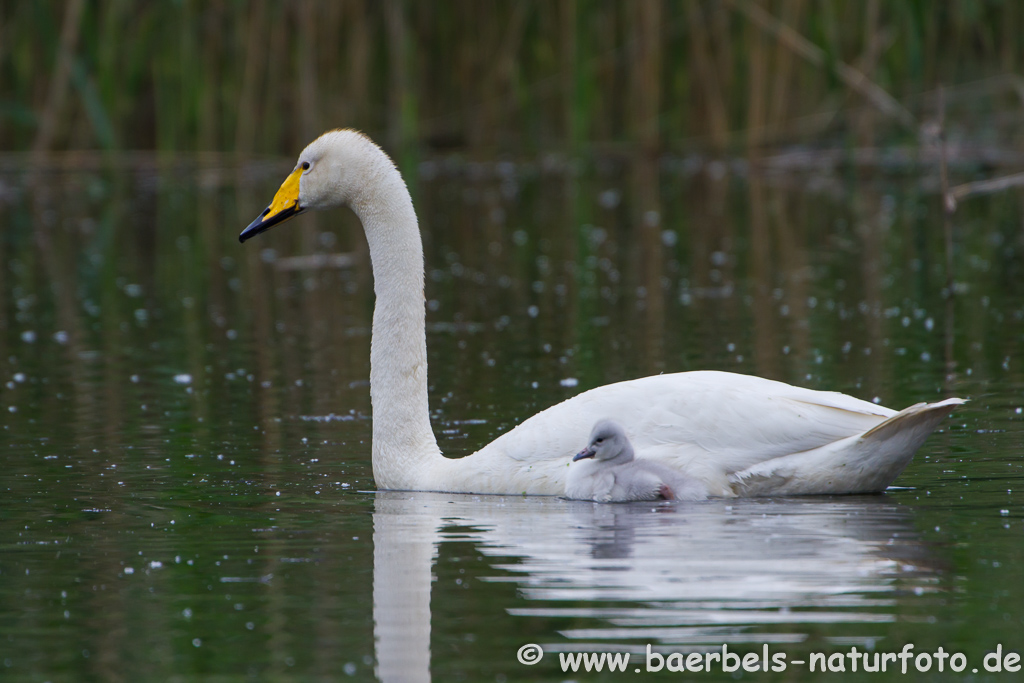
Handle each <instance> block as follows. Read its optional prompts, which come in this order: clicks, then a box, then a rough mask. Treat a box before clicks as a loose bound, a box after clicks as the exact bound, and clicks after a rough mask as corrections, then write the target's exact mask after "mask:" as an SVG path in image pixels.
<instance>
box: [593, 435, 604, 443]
mask: <svg viewBox="0 0 1024 683" xmlns="http://www.w3.org/2000/svg"><path fill="white" fill-rule="evenodd" d="M594 443H604V437H603V436H602V437H600V438H598V439H594Z"/></svg>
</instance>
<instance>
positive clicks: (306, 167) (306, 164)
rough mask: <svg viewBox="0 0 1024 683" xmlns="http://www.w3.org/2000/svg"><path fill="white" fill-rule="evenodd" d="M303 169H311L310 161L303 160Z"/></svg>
mask: <svg viewBox="0 0 1024 683" xmlns="http://www.w3.org/2000/svg"><path fill="white" fill-rule="evenodd" d="M302 170H303V171H308V170H309V162H308V161H303V162H302Z"/></svg>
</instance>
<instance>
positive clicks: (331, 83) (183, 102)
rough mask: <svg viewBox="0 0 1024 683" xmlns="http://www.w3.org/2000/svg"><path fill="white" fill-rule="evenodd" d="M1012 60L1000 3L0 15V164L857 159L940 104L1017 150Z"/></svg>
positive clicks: (191, 9)
mask: <svg viewBox="0 0 1024 683" xmlns="http://www.w3.org/2000/svg"><path fill="white" fill-rule="evenodd" d="M1022 66H1024V7H1022V6H1021V4H1020V3H1018V2H1015V1H1013V0H961V1H959V2H931V1H929V0H906V1H892V2H887V1H883V0H848V1H836V2H832V1H820V0H773V1H772V2H749V1H747V0H735V1H733V2H707V1H696V0H695V1H692V2H690V1H674V0H673V1H669V0H651V1H641V2H615V1H609V0H563V1H559V2H546V1H539V0H537V1H531V0H522V1H520V2H495V3H491V2H477V1H475V0H450V1H444V2H412V1H409V0H381V1H376V2H373V1H369V0H344V1H333V0H296V1H293V2H276V1H268V2H263V1H254V2H238V1H226V0H202V1H200V0H176V1H167V2H132V1H130V0H106V1H103V2H88V1H86V0H61V1H52V0H33V1H31V2H26V1H20V2H19V1H17V0H5V1H4V2H3V3H0V88H2V89H0V93H2V99H0V146H2V147H3V148H4V149H7V150H29V149H34V150H61V151H63V150H82V149H91V150H106V151H114V150H156V151H160V152H172V151H173V152H184V151H201V152H212V151H217V152H233V153H238V154H242V155H244V154H250V153H260V154H286V155H289V156H291V155H293V154H294V153H295V152H296V150H297V149H299V148H301V147H302V146H304V145H305V143H306V142H307V141H308V140H309V139H311V138H312V137H314V136H316V135H318V134H319V133H320V132H322V131H323V130H324V129H327V128H333V127H338V126H344V127H355V128H359V129H362V130H364V131H365V132H367V133H369V134H370V135H371V136H372V137H375V138H377V139H380V140H381V141H382V142H385V143H387V144H388V145H389V147H390V148H391V149H392V150H397V149H398V148H400V147H401V148H403V149H405V148H406V147H409V148H412V149H413V150H420V151H430V150H450V149H462V150H467V151H472V152H473V153H475V154H493V153H495V152H506V153H508V152H515V153H519V152H528V151H537V150H550V149H574V148H575V149H578V148H580V147H586V148H588V150H592V149H593V148H594V146H598V149H601V148H604V147H607V146H611V147H612V148H622V149H636V147H637V146H638V145H639V146H640V147H641V148H644V149H648V150H653V151H666V150H668V151H680V150H684V149H707V150H715V151H728V150H735V149H737V148H743V147H745V146H747V145H753V146H763V145H777V144H784V143H788V144H792V143H804V144H819V143H821V142H823V141H829V142H830V143H833V144H840V145H844V144H870V143H872V142H874V141H875V140H876V136H881V139H882V140H884V141H888V142H893V141H899V140H908V141H913V140H914V139H915V138H916V131H915V130H913V124H914V123H915V122H919V121H922V120H926V119H928V118H930V117H934V116H935V112H936V106H937V103H936V89H937V88H938V87H939V86H945V87H946V88H947V89H948V95H947V100H948V104H949V106H950V107H951V109H952V112H951V116H950V119H951V121H952V122H953V123H954V125H956V126H959V127H960V129H961V130H962V131H963V132H964V134H966V135H969V137H970V138H971V139H972V140H975V141H977V142H985V143H990V144H994V143H996V142H997V141H998V143H999V144H1000V145H1001V146H1006V145H1015V146H1017V147H1019V145H1020V142H1021V121H1022V119H1024V117H1022V116H1021V108H1022V100H1024V81H1022V79H1021V78H1020V77H1019V75H1018V74H1019V72H1020V69H1021V67H1022ZM850 70H853V72H851V71H850ZM854 72H855V73H856V74H860V75H862V76H863V77H864V79H866V82H871V83H873V84H875V85H877V86H878V87H879V88H881V89H882V90H884V91H887V92H888V93H889V94H891V96H892V97H893V98H895V101H898V102H899V103H900V104H899V106H900V107H902V111H896V110H891V111H885V107H884V106H880V102H879V101H877V100H873V98H872V97H871V96H870V94H867V95H866V94H865V92H866V91H865V88H864V87H860V86H857V85H856V84H853V85H851V84H852V83H853V81H856V80H857V79H858V78H859V76H856V75H853V76H851V73H854ZM851 78H852V79H853V81H851ZM908 115H909V116H908Z"/></svg>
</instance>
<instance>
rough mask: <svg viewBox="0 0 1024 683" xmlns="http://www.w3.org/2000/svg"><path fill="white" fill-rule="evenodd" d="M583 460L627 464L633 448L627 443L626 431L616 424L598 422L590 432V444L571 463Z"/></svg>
mask: <svg viewBox="0 0 1024 683" xmlns="http://www.w3.org/2000/svg"><path fill="white" fill-rule="evenodd" d="M584 458H594V459H595V460H600V461H608V460H615V459H616V458H618V459H619V461H621V462H629V461H630V460H632V459H633V446H632V444H630V443H629V437H627V436H626V430H624V429H623V428H622V426H621V425H620V424H619V423H618V422H614V421H612V420H598V422H597V424H595V425H594V429H593V430H591V432H590V444H589V445H588V446H587V447H586V448H584V449H583V450H582V451H580V452H579V453H577V454H576V455H575V457H573V459H572V460H573V462H576V461H577V460H583V459H584Z"/></svg>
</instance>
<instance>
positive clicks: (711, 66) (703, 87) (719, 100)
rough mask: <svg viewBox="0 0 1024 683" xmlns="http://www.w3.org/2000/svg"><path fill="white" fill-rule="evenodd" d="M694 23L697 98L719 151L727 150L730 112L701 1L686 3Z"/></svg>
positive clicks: (692, 28)
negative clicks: (726, 103) (727, 107)
mask: <svg viewBox="0 0 1024 683" xmlns="http://www.w3.org/2000/svg"><path fill="white" fill-rule="evenodd" d="M685 7H686V12H687V19H688V23H689V25H690V47H691V50H690V54H691V55H692V57H693V63H694V71H695V72H696V74H695V75H696V81H697V83H698V84H699V88H700V90H699V95H698V97H696V98H693V99H694V100H695V101H697V102H699V103H700V105H702V106H703V114H704V118H705V126H706V130H707V132H708V135H710V137H711V145H712V146H713V147H714V148H715V149H716V150H724V149H725V148H726V146H727V145H728V144H729V114H728V111H727V109H726V106H725V99H724V97H723V96H722V87H721V83H720V82H719V78H718V73H717V69H716V68H715V56H714V54H713V53H712V50H711V45H710V41H708V39H707V34H708V33H709V31H708V25H707V21H706V19H705V17H704V13H703V12H702V11H701V8H700V3H698V2H695V1H694V2H687V3H685Z"/></svg>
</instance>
